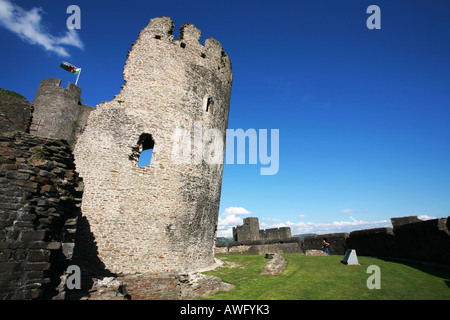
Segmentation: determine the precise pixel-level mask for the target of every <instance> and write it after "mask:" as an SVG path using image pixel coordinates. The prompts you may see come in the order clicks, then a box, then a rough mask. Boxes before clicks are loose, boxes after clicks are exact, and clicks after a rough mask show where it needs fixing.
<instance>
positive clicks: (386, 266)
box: [201, 254, 450, 300]
mask: <svg viewBox="0 0 450 320" xmlns="http://www.w3.org/2000/svg"><path fill="white" fill-rule="evenodd" d="M282 256H283V257H284V258H285V259H286V261H287V267H286V269H285V270H284V272H283V273H282V274H281V275H277V276H267V275H266V276H262V275H260V274H259V273H260V272H261V270H262V269H263V267H264V265H265V263H266V262H267V260H266V259H265V258H264V256H263V255H217V258H218V259H220V260H222V261H223V262H224V265H223V266H222V267H221V268H218V269H216V270H213V271H208V272H204V273H205V274H207V275H214V276H217V277H219V278H221V279H222V280H223V281H224V282H227V283H231V284H233V285H234V286H235V288H234V289H233V290H231V291H223V292H219V293H217V294H215V295H212V296H209V297H206V298H201V299H208V300H241V299H242V300H308V299H315V300H338V299H345V300H357V299H363V300H364V299H366V300H377V299H386V300H391V299H406V300H415V299H433V300H436V299H446V300H449V299H450V273H448V272H442V271H438V270H436V269H433V268H431V267H424V266H419V265H414V264H406V263H398V262H392V261H386V260H382V259H377V258H371V257H358V260H359V263H360V265H358V266H348V265H344V264H342V263H341V262H340V261H341V260H342V258H343V256H326V257H317V256H305V255H303V254H283V255H282ZM370 265H377V266H378V267H379V268H380V271H381V277H380V279H381V289H372V290H370V289H368V288H367V285H366V282H367V279H368V277H370V276H371V274H368V273H366V271H367V267H368V266H370Z"/></svg>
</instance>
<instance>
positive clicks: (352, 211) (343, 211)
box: [341, 209, 360, 213]
mask: <svg viewBox="0 0 450 320" xmlns="http://www.w3.org/2000/svg"><path fill="white" fill-rule="evenodd" d="M341 212H342V213H355V212H360V210H354V209H343V210H341Z"/></svg>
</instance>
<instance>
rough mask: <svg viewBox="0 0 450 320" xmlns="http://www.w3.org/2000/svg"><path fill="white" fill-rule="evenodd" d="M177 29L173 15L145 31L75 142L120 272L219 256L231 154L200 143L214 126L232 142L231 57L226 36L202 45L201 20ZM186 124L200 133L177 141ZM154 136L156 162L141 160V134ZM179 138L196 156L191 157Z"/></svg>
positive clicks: (106, 245) (94, 222)
mask: <svg viewBox="0 0 450 320" xmlns="http://www.w3.org/2000/svg"><path fill="white" fill-rule="evenodd" d="M173 29H174V25H173V22H172V20H171V19H170V18H166V17H164V18H156V19H152V20H151V21H150V23H149V25H148V26H147V27H146V28H144V29H143V30H142V31H141V33H140V35H139V38H138V39H137V41H136V43H135V44H134V45H133V47H132V49H131V51H130V52H129V54H128V60H127V62H126V64H125V68H124V80H125V84H124V86H123V87H122V90H121V92H120V93H119V94H118V95H117V96H116V97H115V99H114V100H113V101H109V102H104V103H101V104H100V105H98V106H97V108H96V110H95V111H94V112H92V113H91V115H90V116H89V119H88V125H87V127H86V129H85V130H84V132H83V134H82V135H81V136H80V138H79V140H78V142H77V144H76V146H75V149H74V153H75V158H76V165H77V169H78V170H79V172H80V175H81V176H82V177H83V178H84V183H85V192H84V197H83V204H82V210H83V215H84V216H85V217H86V218H87V220H88V221H89V224H90V227H91V230H92V232H93V234H94V236H95V241H96V243H97V245H98V252H99V257H100V259H101V260H102V261H103V262H104V263H105V265H106V267H107V268H108V269H109V270H111V271H113V272H118V273H135V272H141V273H153V272H182V271H193V270H197V269H201V268H204V267H206V266H208V265H210V264H212V263H213V262H214V256H213V253H214V240H215V233H216V227H217V222H218V213H219V212H218V211H219V201H220V191H221V183H222V172H223V156H222V157H221V159H220V161H219V164H210V163H207V162H206V161H205V159H200V160H199V157H198V156H199V155H201V151H200V152H194V148H193V147H194V146H193V145H192V144H193V142H194V140H195V139H196V138H198V136H199V135H200V138H201V136H202V135H203V137H204V141H203V142H204V147H205V149H206V148H208V147H209V146H211V142H210V141H209V139H207V138H206V136H205V134H206V133H207V130H208V129H217V131H218V132H219V133H220V134H221V136H222V137H223V141H225V133H226V128H227V125H228V113H229V103H230V94H231V82H232V74H231V63H230V60H229V58H228V56H227V55H226V54H225V52H224V51H223V50H222V46H221V45H220V43H219V42H218V41H216V40H214V39H212V38H210V39H208V40H206V41H205V45H204V46H202V45H201V44H200V43H199V39H200V34H201V31H200V30H198V29H197V28H195V27H194V26H193V25H191V24H186V25H184V26H182V29H181V32H180V38H179V39H178V40H175V41H174V40H173V35H172V32H173ZM177 129H184V130H186V132H188V133H191V136H190V137H189V136H188V138H187V139H184V140H183V139H180V140H177V139H175V137H174V133H176V132H177ZM194 132H196V133H195V134H194ZM199 133H200V134H199ZM149 135H151V138H152V139H153V141H154V146H153V155H152V159H151V164H150V165H149V166H146V167H139V166H138V158H139V154H140V152H141V151H142V150H143V149H144V147H145V143H143V142H142V141H141V140H140V137H143V136H149ZM197 141H198V139H197ZM174 147H175V149H176V147H179V148H180V149H181V150H182V151H186V154H189V152H190V151H192V152H193V154H194V155H193V156H192V157H191V156H189V157H188V160H190V161H188V163H184V162H183V161H179V160H180V159H179V157H177V156H173V150H174ZM220 149H221V150H222V151H223V153H224V150H225V144H223V148H220ZM199 153H200V154H199Z"/></svg>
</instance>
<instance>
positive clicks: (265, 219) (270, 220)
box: [261, 217, 280, 222]
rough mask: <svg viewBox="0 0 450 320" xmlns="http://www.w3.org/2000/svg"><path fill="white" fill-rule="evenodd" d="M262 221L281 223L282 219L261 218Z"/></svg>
mask: <svg viewBox="0 0 450 320" xmlns="http://www.w3.org/2000/svg"><path fill="white" fill-rule="evenodd" d="M261 220H263V221H269V222H279V221H280V219H276V218H264V217H263V218H261Z"/></svg>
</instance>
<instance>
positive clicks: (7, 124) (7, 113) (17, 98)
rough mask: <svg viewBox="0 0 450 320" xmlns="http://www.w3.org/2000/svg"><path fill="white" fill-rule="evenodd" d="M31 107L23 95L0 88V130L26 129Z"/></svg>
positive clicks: (31, 111) (30, 115) (28, 123)
mask: <svg viewBox="0 0 450 320" xmlns="http://www.w3.org/2000/svg"><path fill="white" fill-rule="evenodd" d="M32 113H33V108H32V106H31V103H29V102H28V100H27V99H25V97H23V96H21V95H20V94H17V93H15V92H13V91H10V90H5V89H0V132H7V131H15V130H18V131H28V128H29V125H30V123H31V118H32Z"/></svg>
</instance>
